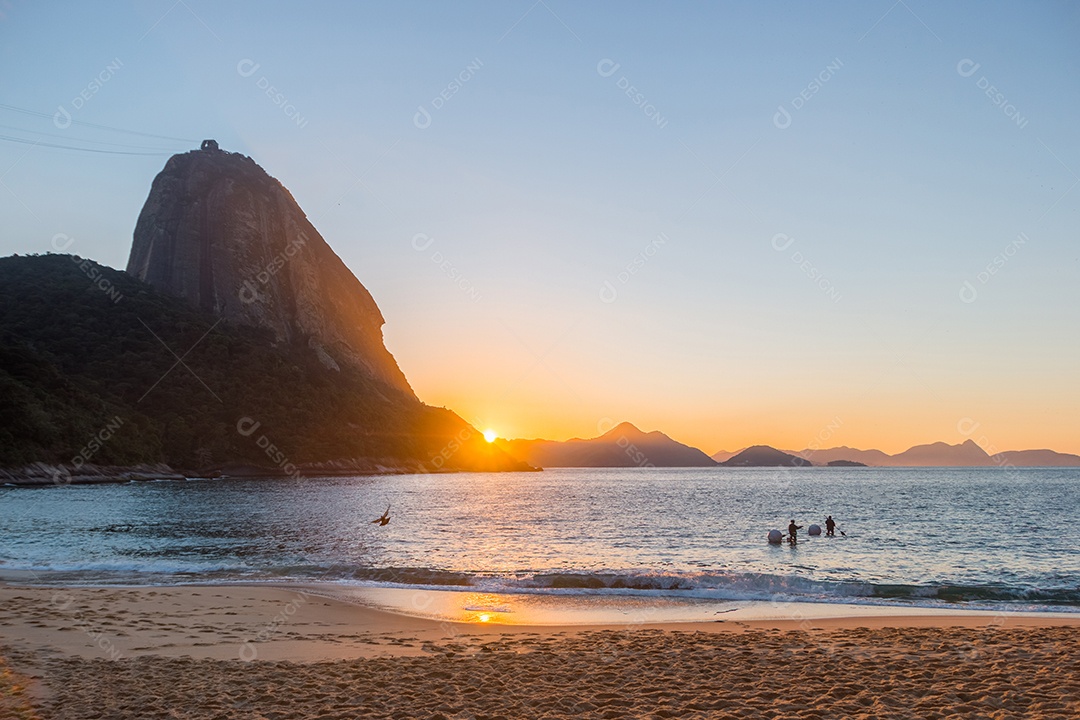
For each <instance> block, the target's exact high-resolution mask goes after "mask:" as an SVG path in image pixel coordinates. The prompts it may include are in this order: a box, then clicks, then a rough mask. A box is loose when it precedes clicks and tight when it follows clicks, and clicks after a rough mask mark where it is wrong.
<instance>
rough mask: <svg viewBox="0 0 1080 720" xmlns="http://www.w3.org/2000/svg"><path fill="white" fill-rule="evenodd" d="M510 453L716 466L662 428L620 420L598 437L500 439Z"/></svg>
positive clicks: (583, 461)
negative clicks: (650, 428)
mask: <svg viewBox="0 0 1080 720" xmlns="http://www.w3.org/2000/svg"><path fill="white" fill-rule="evenodd" d="M498 445H499V446H500V447H502V448H504V449H505V450H506V451H507V452H508V453H509V454H510V455H512V456H513V457H516V458H518V459H519V460H522V461H524V462H527V463H529V464H530V465H535V466H537V467H713V466H715V465H716V463H715V462H714V461H713V460H712V459H710V458H709V456H708V455H706V454H705V453H703V452H702V451H700V450H698V449H697V448H692V447H690V446H689V445H683V444H682V443H680V442H676V441H675V440H672V439H671V438H670V437H668V436H667V435H665V434H664V433H662V432H659V431H655V430H654V431H653V432H648V433H646V432H642V431H641V430H639V429H638V428H637V427H635V426H634V425H632V424H631V423H628V422H624V423H621V424H619V425H617V426H615V427H614V428H612V429H611V430H609V431H608V432H606V433H604V434H603V435H601V436H599V437H595V438H589V439H581V438H574V439H572V440H566V441H557V440H500V441H498Z"/></svg>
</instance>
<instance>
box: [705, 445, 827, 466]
mask: <svg viewBox="0 0 1080 720" xmlns="http://www.w3.org/2000/svg"><path fill="white" fill-rule="evenodd" d="M721 464H722V465H724V466H725V467H781V466H789V467H810V466H811V465H813V463H811V462H810V461H809V460H806V459H805V458H801V457H799V456H798V455H789V454H788V453H786V452H782V451H780V450H777V449H776V448H773V447H769V446H768V445H753V446H751V447H748V448H746V449H745V450H743V451H742V452H740V453H739V454H738V455H735V456H733V457H731V458H729V459H728V460H726V461H724V462H723V463H721Z"/></svg>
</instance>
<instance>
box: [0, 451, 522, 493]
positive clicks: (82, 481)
mask: <svg viewBox="0 0 1080 720" xmlns="http://www.w3.org/2000/svg"><path fill="white" fill-rule="evenodd" d="M289 468H290V470H289V471H288V472H286V471H285V470H284V469H283V468H280V467H264V466H260V465H240V464H234V465H216V466H214V467H210V468H201V469H198V470H178V469H175V468H173V467H171V466H169V465H166V464H165V463H155V464H142V465H130V466H124V465H90V464H86V465H81V466H78V467H76V466H74V465H65V464H60V465H53V464H49V463H43V462H38V463H30V464H29V465H23V466H21V467H16V468H0V485H6V486H15V487H50V486H57V487H60V486H64V485H104V484H118V483H129V482H151V481H155V480H188V479H193V478H198V479H222V480H227V479H230V478H236V479H239V478H280V477H292V478H296V479H298V480H302V479H304V478H309V477H337V476H347V475H412V474H417V475H419V474H426V473H432V472H434V473H444V472H455V470H447V469H436V470H432V469H431V468H430V467H429V466H428V465H427V464H426V463H423V462H421V461H419V460H411V461H402V460H397V459H393V458H349V459H347V460H329V461H325V462H317V463H300V464H298V465H296V466H292V465H290V466H289ZM533 470H536V468H533Z"/></svg>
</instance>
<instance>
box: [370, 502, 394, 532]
mask: <svg viewBox="0 0 1080 720" xmlns="http://www.w3.org/2000/svg"><path fill="white" fill-rule="evenodd" d="M376 523H378V525H379V527H382V526H383V525H388V524H389V523H390V506H389V505H387V506H386V512H384V513H383V514H382V516H381V517H377V518H375V519H374V520H372V521H371V524H372V525H374V524H376Z"/></svg>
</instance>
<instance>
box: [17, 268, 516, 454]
mask: <svg viewBox="0 0 1080 720" xmlns="http://www.w3.org/2000/svg"><path fill="white" fill-rule="evenodd" d="M238 427H239V429H238ZM269 445H272V446H273V448H272V449H271V448H270V447H269ZM360 457H364V458H385V459H393V460H398V461H422V462H424V463H425V464H427V466H428V468H429V469H462V468H469V469H508V468H509V467H511V466H512V465H513V461H511V460H510V459H509V458H508V456H506V455H505V454H503V453H502V452H500V451H497V450H495V449H494V448H492V447H491V446H487V445H486V443H484V442H483V440H482V438H481V437H479V436H478V434H476V433H475V432H474V431H473V430H472V428H471V427H470V426H468V424H467V423H465V422H464V421H463V420H461V418H459V417H458V416H456V415H455V414H453V413H452V412H450V411H448V410H445V409H441V408H432V407H428V406H426V405H423V404H421V403H418V402H416V401H415V400H413V399H412V398H408V397H406V396H404V395H403V394H401V393H400V392H398V391H397V390H395V389H393V388H390V387H388V386H386V385H384V384H382V383H380V382H377V381H375V380H372V379H370V378H369V377H367V376H366V375H364V374H362V373H361V372H359V371H357V370H354V369H351V368H346V367H343V368H342V369H341V370H340V371H336V370H330V369H327V368H326V367H324V366H323V365H322V364H321V363H320V362H319V360H318V358H317V357H316V355H315V353H314V352H313V351H312V350H310V349H309V348H308V347H307V346H306V345H301V344H298V345H294V346H283V345H275V344H274V341H273V337H272V336H271V334H270V333H269V332H267V331H264V330H260V329H257V328H253V327H237V326H232V325H229V324H226V323H221V322H218V319H217V318H215V317H213V316H210V315H207V314H205V313H202V312H199V311H198V310H195V309H193V308H190V307H188V306H187V305H186V304H185V303H184V302H183V301H182V300H180V299H177V298H173V297H170V296H167V295H164V294H162V293H159V292H157V291H155V290H154V289H153V288H152V287H150V286H149V285H146V284H145V283H142V282H140V281H139V280H136V279H135V278H133V277H131V276H129V275H127V274H125V273H123V272H120V271H117V270H113V269H111V268H108V267H104V266H101V265H98V264H96V263H93V262H90V261H83V260H81V259H80V258H77V257H73V256H70V255H42V256H35V255H32V256H23V257H20V256H14V257H7V258H0V466H4V467H12V466H18V465H21V464H26V463H30V462H35V461H42V462H49V463H67V464H70V463H72V462H73V460H75V459H77V458H81V459H82V462H87V463H89V462H92V463H95V464H99V465H131V464H137V463H156V462H166V463H169V464H170V465H172V466H174V467H177V468H186V469H200V468H213V467H222V466H228V465H236V464H249V465H256V466H260V467H269V468H276V469H278V470H281V469H282V468H284V466H285V465H291V464H299V463H313V462H326V461H334V460H342V459H349V458H360ZM76 464H81V463H79V462H76Z"/></svg>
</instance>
